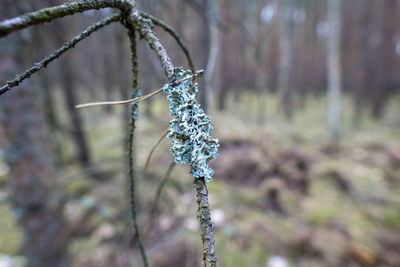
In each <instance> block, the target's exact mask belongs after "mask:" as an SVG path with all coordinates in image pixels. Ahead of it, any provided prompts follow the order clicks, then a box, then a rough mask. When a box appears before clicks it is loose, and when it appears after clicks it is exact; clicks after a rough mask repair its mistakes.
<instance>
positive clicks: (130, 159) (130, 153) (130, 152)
mask: <svg viewBox="0 0 400 267" xmlns="http://www.w3.org/2000/svg"><path fill="white" fill-rule="evenodd" d="M127 29H128V35H129V40H130V42H131V63H132V96H135V95H137V93H138V91H139V88H138V77H139V75H138V60H137V51H136V32H135V29H134V28H133V27H128V28H127ZM136 109H137V106H135V105H132V107H131V117H130V122H129V134H128V143H127V144H128V148H127V164H128V179H129V198H130V204H131V217H132V226H133V234H134V237H135V239H136V241H137V244H138V247H139V251H140V255H141V256H142V261H143V266H144V267H148V266H149V264H148V262H147V257H146V251H145V247H144V244H143V241H142V238H141V236H140V231H139V225H138V222H137V216H136V195H135V188H136V179H135V178H136V177H135V166H134V162H135V159H134V132H135V127H136V119H135V116H133V114H134V113H135V112H136Z"/></svg>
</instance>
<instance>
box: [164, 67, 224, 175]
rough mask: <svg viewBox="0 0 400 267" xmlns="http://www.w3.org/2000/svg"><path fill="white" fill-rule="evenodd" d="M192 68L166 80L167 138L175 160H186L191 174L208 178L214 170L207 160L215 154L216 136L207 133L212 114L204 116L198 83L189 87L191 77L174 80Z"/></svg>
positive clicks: (210, 128)
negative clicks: (169, 118)
mask: <svg viewBox="0 0 400 267" xmlns="http://www.w3.org/2000/svg"><path fill="white" fill-rule="evenodd" d="M192 75H193V74H192V72H191V71H184V70H182V69H177V70H176V71H175V75H174V77H173V78H172V79H171V81H170V83H169V84H166V85H164V87H163V90H164V92H165V93H166V94H167V98H168V101H169V108H170V111H171V121H170V128H169V132H168V139H169V140H171V142H172V148H171V152H172V154H173V155H174V161H175V162H176V163H179V164H189V165H190V167H191V172H190V174H191V175H193V176H194V177H196V178H201V177H204V180H205V181H206V182H209V181H211V177H212V176H213V174H214V171H213V170H212V169H211V168H210V167H209V166H208V162H209V161H210V160H212V159H215V158H216V157H217V156H218V147H219V144H218V139H213V138H212V137H211V136H210V133H211V131H212V129H213V127H212V126H211V118H210V117H209V116H207V115H206V114H205V113H204V111H203V109H202V108H201V107H200V104H199V103H198V102H197V100H196V93H197V90H198V85H197V83H196V84H195V85H194V86H193V88H192V89H191V90H190V92H189V89H190V88H191V87H192V82H193V78H191V79H187V80H185V81H182V82H180V83H179V84H178V85H176V83H177V81H179V80H182V79H185V78H188V77H190V76H192Z"/></svg>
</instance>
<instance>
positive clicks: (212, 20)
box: [203, 0, 219, 112]
mask: <svg viewBox="0 0 400 267" xmlns="http://www.w3.org/2000/svg"><path fill="white" fill-rule="evenodd" d="M207 18H208V23H207V25H208V29H209V30H208V32H209V34H210V38H209V40H210V42H209V43H210V45H209V53H208V59H207V64H206V69H205V73H204V102H203V109H204V111H205V112H207V110H208V108H209V107H210V103H211V96H212V93H213V87H212V81H213V74H214V70H215V65H216V62H217V57H218V50H219V36H218V35H219V32H218V3H217V0H208V1H207Z"/></svg>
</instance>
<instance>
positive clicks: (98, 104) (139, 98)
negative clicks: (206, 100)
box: [75, 70, 203, 108]
mask: <svg viewBox="0 0 400 267" xmlns="http://www.w3.org/2000/svg"><path fill="white" fill-rule="evenodd" d="M202 73H203V70H199V71H196V72H195V73H194V74H193V75H191V76H188V77H186V78H183V79H180V80H178V81H176V82H175V83H174V86H177V85H179V84H180V83H181V82H184V81H186V80H189V79H192V78H193V77H194V79H193V81H194V82H193V83H192V86H191V87H190V89H189V92H190V91H191V90H192V89H193V87H194V84H195V83H196V81H197V79H198V77H199V76H200V75H202ZM162 90H163V88H162V87H161V88H160V89H157V90H156V91H154V92H152V93H150V94H148V95H144V96H140V97H137V98H133V99H127V100H119V101H104V102H91V103H86V104H80V105H77V106H75V108H88V107H95V106H103V105H123V104H129V103H134V102H139V101H142V100H145V99H147V98H149V97H152V96H153V95H156V94H158V93H160V92H161V91H162Z"/></svg>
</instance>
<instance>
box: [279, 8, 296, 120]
mask: <svg viewBox="0 0 400 267" xmlns="http://www.w3.org/2000/svg"><path fill="white" fill-rule="evenodd" d="M278 1H279V2H280V12H279V58H280V62H279V81H278V93H279V96H280V101H281V102H280V108H281V109H282V110H283V111H284V113H285V117H286V118H287V119H290V118H291V117H292V103H291V90H290V77H291V72H292V71H291V69H292V61H293V40H292V39H293V38H292V37H293V36H292V35H293V34H292V32H293V25H292V24H293V23H292V22H291V0H278Z"/></svg>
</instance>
